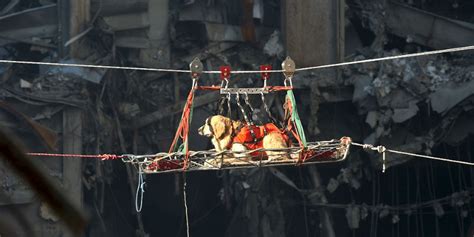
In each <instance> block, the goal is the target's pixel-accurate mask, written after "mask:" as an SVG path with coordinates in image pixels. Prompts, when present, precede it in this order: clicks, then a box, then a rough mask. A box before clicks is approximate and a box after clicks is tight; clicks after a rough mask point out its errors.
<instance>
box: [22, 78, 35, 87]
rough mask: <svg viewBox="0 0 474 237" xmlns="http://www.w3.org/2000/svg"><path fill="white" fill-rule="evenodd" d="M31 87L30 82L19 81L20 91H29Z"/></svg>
mask: <svg viewBox="0 0 474 237" xmlns="http://www.w3.org/2000/svg"><path fill="white" fill-rule="evenodd" d="M32 87H33V84H31V83H30V82H28V81H26V80H23V79H20V88H22V89H31V88H32Z"/></svg>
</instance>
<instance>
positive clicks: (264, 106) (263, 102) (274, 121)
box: [260, 93, 281, 125]
mask: <svg viewBox="0 0 474 237" xmlns="http://www.w3.org/2000/svg"><path fill="white" fill-rule="evenodd" d="M260 97H261V98H262V104H263V108H264V109H265V112H267V115H268V117H269V118H270V120H271V121H272V123H273V124H278V122H277V120H276V119H275V117H273V115H272V113H271V112H270V109H269V108H268V106H267V103H266V102H265V95H264V94H263V93H260ZM280 125H281V124H280Z"/></svg>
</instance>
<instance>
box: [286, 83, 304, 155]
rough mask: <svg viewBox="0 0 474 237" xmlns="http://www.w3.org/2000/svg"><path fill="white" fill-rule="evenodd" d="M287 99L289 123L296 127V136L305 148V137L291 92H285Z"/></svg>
mask: <svg viewBox="0 0 474 237" xmlns="http://www.w3.org/2000/svg"><path fill="white" fill-rule="evenodd" d="M286 96H287V98H288V99H289V100H290V102H291V107H292V111H291V121H292V122H293V123H294V124H295V126H296V131H297V132H298V135H299V137H300V139H301V142H302V143H303V146H304V147H306V146H307V142H306V136H305V134H304V129H303V124H301V120H300V116H299V115H298V110H297V109H296V100H295V95H294V94H293V91H292V90H288V91H287V92H286Z"/></svg>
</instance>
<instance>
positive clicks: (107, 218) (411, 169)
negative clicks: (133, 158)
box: [0, 0, 474, 236]
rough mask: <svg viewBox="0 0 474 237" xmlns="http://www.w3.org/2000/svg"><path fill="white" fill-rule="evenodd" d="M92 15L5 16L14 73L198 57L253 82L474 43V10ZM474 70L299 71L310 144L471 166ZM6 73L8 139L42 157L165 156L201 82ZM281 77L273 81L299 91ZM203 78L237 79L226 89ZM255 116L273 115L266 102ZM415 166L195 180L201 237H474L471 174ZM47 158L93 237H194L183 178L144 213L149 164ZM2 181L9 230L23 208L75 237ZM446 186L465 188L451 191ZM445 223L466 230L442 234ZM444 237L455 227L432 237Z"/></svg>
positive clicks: (210, 104) (157, 9) (446, 60)
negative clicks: (140, 181)
mask: <svg viewBox="0 0 474 237" xmlns="http://www.w3.org/2000/svg"><path fill="white" fill-rule="evenodd" d="M84 2H87V4H86V3H84V4H82V3H74V2H69V1H62V0H58V1H15V0H11V1H6V2H5V3H1V4H0V7H1V9H2V10H1V11H0V15H1V16H0V44H1V46H2V48H1V49H0V53H1V54H2V59H12V60H29V61H45V62H51V61H58V62H64V63H87V64H102V65H121V66H139V67H151V68H163V67H164V68H185V67H187V65H188V63H189V62H190V61H191V60H192V59H193V58H195V57H198V58H200V59H201V60H203V62H204V67H205V68H207V69H210V70H211V69H215V68H218V66H221V65H232V66H233V68H236V69H242V70H246V69H249V70H252V69H256V68H257V67H258V65H261V64H267V63H271V64H274V66H275V67H276V66H277V65H278V64H279V63H280V62H281V61H282V59H283V58H284V57H285V56H286V55H290V56H291V57H292V58H293V59H294V60H295V61H296V63H297V64H298V65H301V66H312V65H318V64H319V65H321V64H329V63H334V62H340V61H352V60H359V59H368V58H375V57H382V56H388V55H397V54H402V53H411V52H419V51H425V50H428V49H441V48H448V47H457V46H466V45H472V43H473V42H474V31H473V29H474V27H473V22H474V19H472V16H471V15H470V14H469V13H470V12H472V8H473V6H472V4H471V3H469V1H453V2H449V1H445V2H444V1H440V2H432V3H428V2H425V1H409V2H393V1H388V2H384V3H379V2H378V1H365V2H362V1H346V2H345V3H344V1H331V2H330V3H328V2H325V1H301V2H298V3H296V2H292V1H261V0H245V1H199V0H196V1H179V2H176V1H163V0H124V1H109V0H102V1H84ZM446 4H448V7H446ZM470 4H471V5H470ZM410 5H411V6H410ZM439 9H450V10H439ZM70 19H73V20H70ZM473 60H474V58H473V56H472V53H471V52H466V53H455V54H447V55H439V56H429V57H419V58H410V59H400V60H393V61H387V62H381V63H368V64H364V65H360V66H359V65H355V66H348V67H341V68H338V69H335V70H333V69H327V70H318V71H309V72H305V73H301V74H297V75H295V78H294V81H293V82H294V86H295V88H296V89H295V90H296V92H295V94H296V96H297V97H298V101H300V103H299V104H298V106H299V108H300V116H301V118H302V122H303V124H304V125H305V128H306V133H307V134H308V135H309V137H310V139H311V140H325V139H332V138H334V137H342V136H351V137H352V138H353V139H354V140H357V141H364V142H365V143H370V144H384V145H386V146H387V147H392V148H397V149H400V150H406V151H411V152H420V153H426V154H431V153H433V154H441V156H447V157H454V158H456V159H459V160H471V157H470V154H472V135H470V134H472V133H473V132H474V127H473V123H472V122H470V121H472V116H473V114H472V113H473V110H472V99H473V98H474V97H473V96H472V94H473V92H474V82H473V81H474V80H473V77H474V70H473V66H472V62H473ZM0 70H1V71H0V72H1V75H2V77H1V81H0V83H2V88H1V89H0V96H1V98H2V100H3V102H2V103H1V104H0V107H1V117H0V119H1V120H0V121H1V124H2V127H7V128H9V129H10V130H11V131H12V134H15V135H17V136H18V137H20V138H21V140H22V141H23V143H24V144H25V146H26V147H27V150H29V151H34V152H53V151H55V152H64V153H84V154H100V153H117V154H127V153H136V154H139V153H140V154H152V153H156V152H157V151H165V150H167V148H168V147H169V145H170V143H171V141H172V138H173V133H174V130H175V128H176V126H177V121H179V119H180V118H179V116H180V114H181V112H182V107H183V105H184V100H185V99H186V98H185V96H186V92H187V91H188V90H189V89H190V83H189V80H190V79H189V76H188V75H179V74H172V73H155V72H140V71H133V70H132V71H128V70H127V71H119V70H105V69H88V68H69V67H50V66H30V65H15V64H2V65H0ZM272 77H273V75H272ZM275 77H276V78H270V79H269V80H270V81H271V80H272V79H273V80H280V79H281V78H278V76H275ZM233 80H235V82H236V83H237V84H238V85H241V86H244V87H245V86H249V85H253V84H254V83H255V79H254V78H253V75H237V76H236V77H235V78H233ZM202 82H203V83H204V84H203V85H214V84H219V83H220V79H219V78H218V77H217V76H213V75H210V78H208V79H206V80H203V81H202ZM219 98H220V95H219V94H218V92H211V93H206V94H197V95H196V97H195V99H194V104H195V107H196V110H195V111H194V118H193V120H194V121H196V122H195V123H192V124H191V127H190V129H191V131H196V130H197V127H198V126H199V125H201V124H202V121H204V119H205V118H206V117H208V116H209V115H212V114H215V113H216V110H217V108H218V100H219ZM252 102H254V104H255V109H256V110H257V111H256V113H257V114H258V113H259V111H260V113H261V116H262V117H265V115H264V112H265V110H264V107H263V104H261V103H260V102H259V101H252ZM267 102H268V104H269V106H270V107H271V108H272V112H273V114H275V115H276V116H277V117H280V118H281V117H283V113H284V112H283V110H282V109H281V108H282V107H283V106H282V105H283V103H284V100H283V98H281V97H279V96H274V95H270V96H269V97H268V98H267ZM278 108H280V109H278ZM190 136H191V138H192V139H191V140H192V141H195V142H193V143H191V144H190V147H192V148H193V149H195V150H205V149H207V148H208V145H209V144H208V143H207V141H205V140H202V139H199V138H198V135H197V134H195V133H190ZM408 160H409V159H407V158H406V157H402V156H398V155H390V156H388V157H387V166H388V167H393V169H391V170H390V171H389V172H388V173H387V174H386V175H383V176H381V175H380V174H379V171H380V167H381V162H380V159H379V158H378V156H371V155H369V154H366V153H363V152H358V151H354V152H353V154H352V155H351V157H350V158H349V159H348V160H347V162H346V163H342V164H335V165H325V166H320V167H319V166H318V167H315V166H311V167H308V168H301V169H299V168H296V169H275V168H270V169H257V170H244V171H229V172H223V173H219V174H218V176H219V178H216V177H214V176H215V175H214V174H196V175H193V176H192V178H191V176H188V188H189V189H190V190H189V191H188V193H189V195H190V196H191V197H190V198H191V199H192V200H193V201H190V203H189V204H190V221H191V227H192V232H193V233H195V234H196V235H200V234H204V233H206V234H208V235H209V234H212V233H214V234H215V235H220V236H221V235H224V234H225V235H226V236H242V235H247V236H291V235H293V233H297V234H300V235H303V234H312V233H318V232H319V233H322V235H324V236H339V235H345V234H347V233H350V232H351V231H354V232H355V234H356V235H365V236H366V235H369V234H370V235H371V236H375V235H377V233H379V234H380V233H386V232H384V230H387V229H390V230H391V231H392V235H397V234H404V233H407V232H411V233H414V232H416V233H418V234H419V235H427V234H428V233H432V234H439V235H443V233H447V232H448V231H449V227H448V226H449V225H458V228H457V229H458V230H459V233H460V234H464V233H465V232H466V231H468V226H469V225H470V223H471V222H470V216H471V214H472V213H471V211H470V209H471V208H470V205H471V203H470V197H471V195H472V191H473V190H472V179H471V176H472V174H471V172H470V170H468V169H465V168H461V167H457V166H456V167H455V166H452V167H451V166H448V167H447V168H446V166H440V165H438V164H436V163H429V162H426V161H425V162H418V161H410V162H408V163H407V161H408ZM38 162H39V164H40V166H41V167H44V168H45V169H46V172H47V173H48V174H50V175H51V176H52V177H53V179H55V180H57V181H58V183H61V185H62V186H63V187H64V188H65V189H66V190H68V193H70V196H71V198H72V199H74V201H75V202H76V203H80V205H83V206H84V207H86V208H87V209H88V210H89V213H90V214H91V216H92V218H93V219H92V220H93V221H92V222H91V223H92V224H91V225H90V226H89V228H88V234H89V236H96V235H100V234H102V235H104V233H107V234H106V235H114V236H122V235H123V236H128V235H131V234H134V233H135V234H136V235H138V236H146V234H151V235H156V234H157V233H160V234H164V235H171V234H174V235H176V234H177V233H178V234H179V233H181V234H184V229H183V228H184V227H183V225H181V224H179V223H182V220H183V211H182V204H181V201H182V198H179V195H181V191H180V190H181V188H182V187H181V182H182V178H181V177H180V175H176V176H172V175H169V176H162V177H150V176H149V177H147V180H146V182H147V190H148V191H147V192H146V193H145V206H144V207H145V208H144V210H143V212H141V213H135V211H134V210H133V212H130V210H131V209H132V207H133V205H131V202H130V201H129V200H130V199H133V198H134V195H135V192H136V190H135V188H136V182H137V180H136V171H135V170H134V169H133V168H132V167H128V166H126V167H124V166H122V165H121V164H118V165H117V164H116V163H110V162H100V161H97V160H72V159H64V160H60V159H41V160H39V161H38ZM402 164H403V165H402ZM427 164H428V165H427ZM0 167H2V168H1V169H0V172H1V175H2V177H5V178H4V179H2V181H1V184H2V191H3V193H4V194H5V196H6V197H8V200H7V199H5V200H3V199H2V205H1V206H0V208H1V209H3V210H2V213H7V214H5V215H4V216H2V217H0V218H2V219H1V221H4V220H7V219H14V218H10V217H11V216H14V213H15V210H17V209H18V207H19V205H23V206H25V210H22V212H23V213H25V214H26V215H28V216H31V217H32V218H33V220H32V222H33V223H35V224H34V227H32V228H33V229H34V230H35V232H36V233H37V234H38V235H39V234H42V235H45V236H57V235H60V233H63V230H62V229H61V225H60V223H59V222H58V220H57V218H56V217H55V216H54V215H53V214H52V213H51V212H50V211H49V209H48V207H47V206H45V205H44V204H43V203H42V202H41V201H40V200H37V199H36V198H35V194H34V193H33V192H32V191H31V189H30V188H29V187H28V186H26V185H24V184H23V183H22V181H21V180H20V179H19V177H17V176H15V175H14V174H13V173H11V172H9V170H8V166H6V165H4V164H2V165H1V166H0ZM447 170H448V171H447ZM446 176H449V180H450V182H449V183H444V182H443V181H444V180H446ZM199 190H201V191H199ZM202 190H205V192H203V191H202ZM108 200H112V201H110V202H109V201H108ZM164 204H166V205H164ZM341 209H342V210H341ZM448 210H449V211H448ZM426 212H428V214H425V213H426ZM117 213H119V214H117ZM443 216H449V221H445V222H441V221H440V220H441V219H440V218H442V217H443ZM95 220H96V221H95ZM193 221H194V222H193ZM125 223H126V224H125ZM156 223H161V224H160V225H159V226H158V228H155V227H156V225H157V224H156ZM117 224H119V225H118V226H119V227H117V228H115V227H114V226H117ZM216 224H219V225H218V226H219V227H213V229H212V230H211V231H209V229H208V227H210V226H215V225H216ZM430 224H433V225H434V226H436V227H437V228H435V229H430V230H427V228H423V226H424V225H425V226H427V225H430ZM18 225H19V227H18V228H17V229H18V231H19V232H18V233H20V231H21V227H20V226H21V223H19V224H18ZM336 226H337V228H335V227H336ZM382 229H384V230H382ZM0 233H1V232H0ZM2 234H3V233H2Z"/></svg>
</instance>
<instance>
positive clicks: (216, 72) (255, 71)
mask: <svg viewBox="0 0 474 237" xmlns="http://www.w3.org/2000/svg"><path fill="white" fill-rule="evenodd" d="M473 49H474V45H471V46H465V47H456V48H448V49H441V50H433V51H427V52H421V53H412V54H402V55H395V56H388V57H381V58H373V59H364V60H358V61H351V62H342V63H334V64H326V65H319V66H311V67H303V68H297V69H296V70H295V71H297V72H300V71H310V70H318V69H324V68H333V67H341V66H348V65H355V64H364V63H373V62H380V61H388V60H394V59H402V58H413V57H420V56H428V55H435V54H443V53H453V52H461V51H468V50H473ZM0 63H11V64H28V65H44V66H56V67H81V68H97V69H117V70H133V71H150V72H175V73H191V70H184V69H171V68H146V67H124V66H111V65H93V64H79V63H53V62H37V61H23V60H6V59H1V60H0ZM264 72H265V73H282V72H284V70H281V69H278V70H265V71H263V70H242V71H232V74H252V73H264ZM202 73H205V74H220V73H221V71H202Z"/></svg>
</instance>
